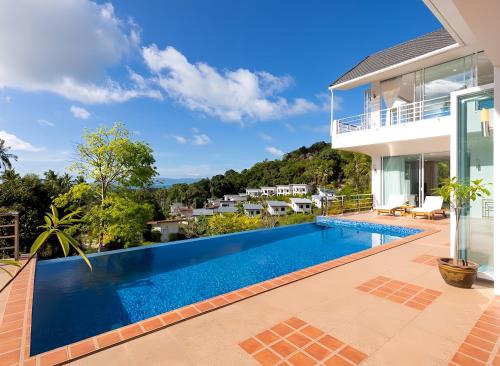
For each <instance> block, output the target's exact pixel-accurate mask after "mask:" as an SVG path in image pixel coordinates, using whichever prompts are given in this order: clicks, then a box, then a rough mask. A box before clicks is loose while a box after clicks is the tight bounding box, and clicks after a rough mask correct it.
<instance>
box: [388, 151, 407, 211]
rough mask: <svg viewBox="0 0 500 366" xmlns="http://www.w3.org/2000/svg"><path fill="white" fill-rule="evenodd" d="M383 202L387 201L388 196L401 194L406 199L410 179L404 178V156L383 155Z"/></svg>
mask: <svg viewBox="0 0 500 366" xmlns="http://www.w3.org/2000/svg"><path fill="white" fill-rule="evenodd" d="M383 174H384V204H387V203H388V200H389V197H390V196H391V195H395V194H402V195H404V196H405V199H408V194H409V192H410V181H409V180H405V157H404V156H388V157H384V172H383Z"/></svg>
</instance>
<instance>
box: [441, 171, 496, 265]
mask: <svg viewBox="0 0 500 366" xmlns="http://www.w3.org/2000/svg"><path fill="white" fill-rule="evenodd" d="M434 193H435V194H438V195H440V196H441V197H443V199H444V200H445V201H449V202H450V207H451V209H452V210H453V212H454V214H455V218H456V223H455V253H454V257H453V259H454V262H455V264H458V261H459V260H461V261H462V263H463V265H467V258H459V257H460V251H459V248H458V229H459V225H460V219H461V218H462V215H463V211H464V209H465V208H466V207H467V206H468V205H469V203H470V202H471V201H472V202H474V201H475V200H476V199H477V198H478V197H483V196H489V195H490V191H489V190H488V189H487V188H486V187H485V185H484V184H483V179H476V180H472V181H471V183H470V184H468V183H466V182H460V181H458V180H457V177H452V178H445V179H442V180H441V184H440V186H439V187H438V188H436V189H434Z"/></svg>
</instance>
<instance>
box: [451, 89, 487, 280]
mask: <svg viewBox="0 0 500 366" xmlns="http://www.w3.org/2000/svg"><path fill="white" fill-rule="evenodd" d="M458 102H459V104H458V105H459V107H458V108H459V110H458V112H459V115H458V116H459V117H458V135H457V138H458V141H457V143H458V144H457V146H458V178H459V180H461V181H464V182H466V183H469V182H471V181H472V180H475V179H483V182H484V183H487V184H490V185H489V186H488V189H489V190H490V191H491V192H493V186H492V183H493V133H494V132H493V130H491V131H490V132H489V134H483V128H484V126H482V123H481V112H482V110H487V111H484V112H483V116H487V115H488V114H489V116H490V119H492V117H493V92H492V91H486V92H481V93H478V94H474V95H468V96H464V97H461V98H460V99H459V101H458ZM490 122H493V121H492V120H490ZM495 122H496V121H495ZM494 200H495V197H493V196H489V197H482V198H481V197H480V198H478V199H477V200H476V201H475V202H471V203H470V205H469V206H468V207H467V208H466V209H465V210H464V213H463V215H462V220H461V222H460V226H459V235H458V239H459V250H460V252H461V254H462V256H464V257H465V258H467V259H468V260H471V261H474V262H477V263H479V264H480V265H481V267H480V272H482V273H485V274H487V275H489V276H492V274H493V202H494Z"/></svg>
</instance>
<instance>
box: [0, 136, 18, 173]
mask: <svg viewBox="0 0 500 366" xmlns="http://www.w3.org/2000/svg"><path fill="white" fill-rule="evenodd" d="M9 150H10V147H8V146H6V145H5V140H2V139H0V166H1V167H3V170H4V171H7V170H10V169H12V163H11V162H10V161H11V160H15V161H17V156H16V155H14V154H9V153H8V151H9Z"/></svg>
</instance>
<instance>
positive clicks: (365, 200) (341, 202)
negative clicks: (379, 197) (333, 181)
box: [326, 194, 373, 215]
mask: <svg viewBox="0 0 500 366" xmlns="http://www.w3.org/2000/svg"><path fill="white" fill-rule="evenodd" d="M371 209H373V195H372V194H351V195H342V196H335V197H334V198H333V199H331V200H328V203H327V208H326V212H327V213H328V215H338V214H343V213H346V212H361V211H370V210H371Z"/></svg>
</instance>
